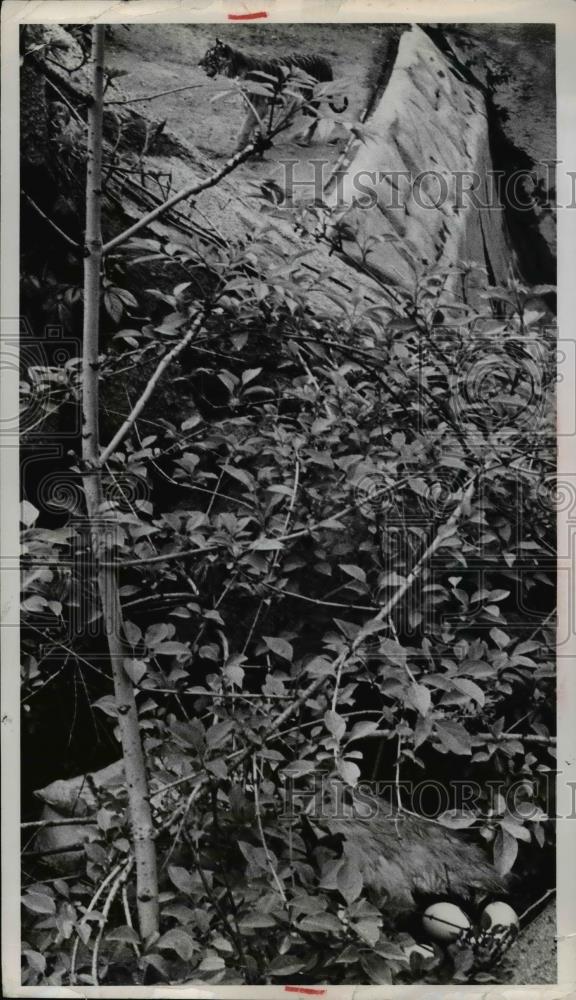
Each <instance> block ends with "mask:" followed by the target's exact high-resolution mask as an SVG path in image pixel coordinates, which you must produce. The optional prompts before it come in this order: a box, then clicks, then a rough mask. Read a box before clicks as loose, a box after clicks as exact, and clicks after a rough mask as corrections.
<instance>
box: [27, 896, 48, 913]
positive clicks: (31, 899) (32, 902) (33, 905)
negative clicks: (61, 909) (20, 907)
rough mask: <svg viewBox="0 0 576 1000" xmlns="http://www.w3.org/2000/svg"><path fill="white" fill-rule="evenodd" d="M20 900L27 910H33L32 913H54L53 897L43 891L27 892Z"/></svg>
mask: <svg viewBox="0 0 576 1000" xmlns="http://www.w3.org/2000/svg"><path fill="white" fill-rule="evenodd" d="M22 902H23V903H24V906H25V907H26V908H27V909H28V910H33V911H34V913H56V903H55V901H54V899H53V898H52V896H48V895H46V894H45V893H43V892H42V893H41V892H28V893H26V894H25V895H24V896H23V897H22Z"/></svg>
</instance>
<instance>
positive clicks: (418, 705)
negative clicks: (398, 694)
mask: <svg viewBox="0 0 576 1000" xmlns="http://www.w3.org/2000/svg"><path fill="white" fill-rule="evenodd" d="M407 701H409V703H410V704H411V705H412V706H413V707H414V708H415V709H416V710H417V712H418V713H419V714H420V715H421V716H422V717H424V716H426V715H428V712H429V711H430V707H431V705H432V696H431V694H430V691H429V690H428V688H427V687H425V686H424V685H423V684H411V685H410V687H409V689H408V697H407Z"/></svg>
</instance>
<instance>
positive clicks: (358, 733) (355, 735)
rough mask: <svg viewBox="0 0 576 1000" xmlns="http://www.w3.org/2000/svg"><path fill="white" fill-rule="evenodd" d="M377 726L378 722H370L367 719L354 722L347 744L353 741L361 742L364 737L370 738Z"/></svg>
mask: <svg viewBox="0 0 576 1000" xmlns="http://www.w3.org/2000/svg"><path fill="white" fill-rule="evenodd" d="M379 725H380V723H379V722H370V721H369V720H368V719H366V720H364V721H363V722H356V723H355V724H354V726H353V727H352V731H351V733H350V735H349V737H348V740H347V742H348V743H352V742H353V741H354V740H361V739H362V738H363V737H364V736H370V734H371V733H375V732H376V730H377V729H378V727H379Z"/></svg>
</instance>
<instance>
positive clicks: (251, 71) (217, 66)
mask: <svg viewBox="0 0 576 1000" xmlns="http://www.w3.org/2000/svg"><path fill="white" fill-rule="evenodd" d="M199 65H200V66H201V67H202V69H203V70H204V72H205V73H206V74H207V75H208V76H210V77H214V76H217V75H219V76H226V77H228V78H230V79H233V80H247V81H248V82H251V83H260V84H262V83H270V81H269V80H268V79H267V78H268V77H273V78H275V80H277V81H278V89H279V90H280V89H281V87H282V85H283V83H284V80H285V79H286V77H287V76H288V75H289V74H290V72H291V71H293V70H301V71H302V73H305V74H306V75H307V76H309V77H311V78H313V79H314V80H317V82H318V83H330V82H331V81H332V80H333V79H334V76H333V73H332V66H331V65H330V63H329V62H328V60H327V59H325V58H324V57H323V56H320V55H297V54H295V53H294V54H292V55H289V56H286V57H285V58H282V59H259V58H257V57H256V56H248V55H245V54H244V53H243V52H240V50H239V49H234V48H232V46H231V45H226V44H225V43H224V42H221V41H220V39H218V38H217V39H216V42H215V43H214V45H212V46H210V48H209V49H208V50H207V51H206V52H205V54H204V56H203V57H202V59H201V60H200V63H199ZM300 92H301V94H302V97H303V99H304V100H305V101H307V102H308V105H309V106H308V107H307V108H304V109H303V113H304V114H308V115H312V116H314V121H313V123H312V125H311V126H310V128H309V129H308V132H307V136H306V142H307V143H308V142H310V140H311V139H312V136H313V134H314V132H315V131H316V127H317V125H318V118H317V117H316V116H315V114H314V112H315V111H316V110H317V108H318V106H319V104H320V101H317V100H312V93H313V91H312V87H310V88H307V87H305V86H304V87H302V86H300ZM250 104H251V107H249V109H248V114H247V116H246V120H245V122H244V125H243V127H242V131H241V133H240V136H239V138H238V143H237V149H238V150H241V149H243V148H244V146H245V145H246V143H247V142H248V141H249V139H250V137H251V135H252V133H253V131H254V129H255V128H256V126H257V125H258V123H259V119H260V120H261V119H262V116H263V114H264V113H265V112H266V110H267V108H268V106H269V104H270V98H268V97H265V96H263V95H259V94H251V95H250ZM328 105H329V107H330V108H331V109H332V111H334V112H336V114H342V113H343V112H344V111H345V110H346V108H347V107H348V98H347V97H344V98H343V100H342V105H341V106H340V107H338V106H337V105H336V104H335V103H334V101H332V100H328Z"/></svg>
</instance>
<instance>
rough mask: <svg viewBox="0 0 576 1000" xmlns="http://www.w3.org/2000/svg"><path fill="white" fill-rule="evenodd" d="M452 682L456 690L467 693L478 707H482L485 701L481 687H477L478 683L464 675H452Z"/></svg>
mask: <svg viewBox="0 0 576 1000" xmlns="http://www.w3.org/2000/svg"><path fill="white" fill-rule="evenodd" d="M452 684H453V685H454V687H455V688H457V689H458V691H461V692H462V694H467V695H468V696H469V697H470V698H472V700H473V701H475V702H476V704H477V705H479V706H480V708H483V707H484V703H485V701H486V698H485V695H484V692H483V690H482V688H480V687H478V685H477V684H475V683H474V681H470V680H468V679H467V678H465V677H452Z"/></svg>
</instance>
